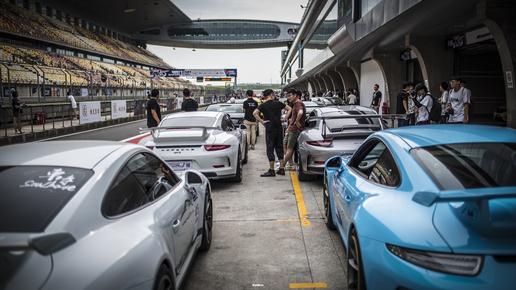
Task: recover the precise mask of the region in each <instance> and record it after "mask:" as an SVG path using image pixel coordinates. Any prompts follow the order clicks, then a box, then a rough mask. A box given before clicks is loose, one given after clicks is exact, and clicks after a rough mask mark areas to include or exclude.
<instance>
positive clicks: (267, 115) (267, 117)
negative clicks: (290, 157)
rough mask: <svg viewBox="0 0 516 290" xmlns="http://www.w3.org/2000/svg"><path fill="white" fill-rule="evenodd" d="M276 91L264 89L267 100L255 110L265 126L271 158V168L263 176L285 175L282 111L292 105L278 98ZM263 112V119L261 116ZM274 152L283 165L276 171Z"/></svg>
mask: <svg viewBox="0 0 516 290" xmlns="http://www.w3.org/2000/svg"><path fill="white" fill-rule="evenodd" d="M273 94H274V91H273V90H271V89H268V90H265V91H263V96H264V97H265V102H264V103H263V104H261V105H260V106H258V109H256V110H254V113H253V115H254V117H255V118H256V120H257V121H258V122H260V123H262V124H263V125H264V126H265V140H266V145H267V158H268V159H269V170H268V171H267V172H265V173H264V174H262V175H261V176H262V177H272V176H276V173H277V174H279V175H285V168H284V166H283V128H282V127H281V111H282V110H283V109H287V110H289V111H290V107H289V106H287V105H285V104H283V103H282V102H280V101H278V100H276V99H275V98H274V96H273ZM260 113H263V119H262V118H261V117H260ZM274 152H276V156H277V157H278V159H279V160H280V164H281V167H280V169H279V170H278V171H277V172H276V173H274V161H275V158H274Z"/></svg>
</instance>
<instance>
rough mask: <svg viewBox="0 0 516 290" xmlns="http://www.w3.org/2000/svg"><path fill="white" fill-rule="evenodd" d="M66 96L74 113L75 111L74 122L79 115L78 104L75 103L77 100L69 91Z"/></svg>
mask: <svg viewBox="0 0 516 290" xmlns="http://www.w3.org/2000/svg"><path fill="white" fill-rule="evenodd" d="M66 94H67V97H66V98H67V99H68V101H69V102H70V106H71V107H72V111H73V115H72V120H73V119H75V117H77V115H78V113H77V102H76V101H75V98H74V96H73V95H72V93H71V92H70V91H68V92H67V93H66Z"/></svg>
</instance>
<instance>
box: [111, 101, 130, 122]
mask: <svg viewBox="0 0 516 290" xmlns="http://www.w3.org/2000/svg"><path fill="white" fill-rule="evenodd" d="M127 116H128V115H127V101H126V100H116V101H111V119H119V118H126V117H127Z"/></svg>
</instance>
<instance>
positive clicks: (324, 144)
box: [306, 140, 333, 147]
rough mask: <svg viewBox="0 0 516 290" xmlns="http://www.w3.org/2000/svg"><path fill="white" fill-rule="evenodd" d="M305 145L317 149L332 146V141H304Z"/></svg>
mask: <svg viewBox="0 0 516 290" xmlns="http://www.w3.org/2000/svg"><path fill="white" fill-rule="evenodd" d="M306 144H308V145H312V146H318V147H331V146H332V145H333V141H332V140H318V141H306Z"/></svg>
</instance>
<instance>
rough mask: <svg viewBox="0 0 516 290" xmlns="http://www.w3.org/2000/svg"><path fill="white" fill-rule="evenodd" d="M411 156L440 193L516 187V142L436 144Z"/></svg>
mask: <svg viewBox="0 0 516 290" xmlns="http://www.w3.org/2000/svg"><path fill="white" fill-rule="evenodd" d="M411 154H412V156H414V158H415V159H416V160H417V162H418V163H419V164H420V165H421V166H422V167H423V168H424V170H425V171H426V172H427V174H428V175H430V176H431V178H432V179H433V180H434V182H435V183H436V184H437V185H438V186H439V187H440V188H441V190H454V189H470V188H485V187H499V186H516V143H466V144H448V145H438V146H431V147H423V148H416V149H413V150H412V151H411Z"/></svg>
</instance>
